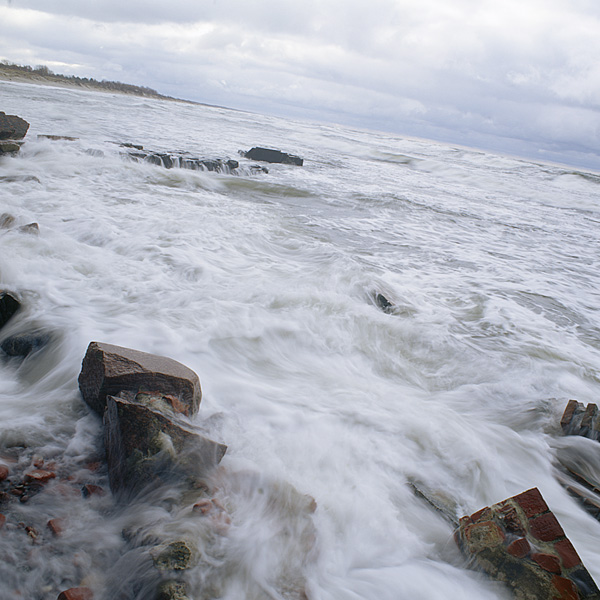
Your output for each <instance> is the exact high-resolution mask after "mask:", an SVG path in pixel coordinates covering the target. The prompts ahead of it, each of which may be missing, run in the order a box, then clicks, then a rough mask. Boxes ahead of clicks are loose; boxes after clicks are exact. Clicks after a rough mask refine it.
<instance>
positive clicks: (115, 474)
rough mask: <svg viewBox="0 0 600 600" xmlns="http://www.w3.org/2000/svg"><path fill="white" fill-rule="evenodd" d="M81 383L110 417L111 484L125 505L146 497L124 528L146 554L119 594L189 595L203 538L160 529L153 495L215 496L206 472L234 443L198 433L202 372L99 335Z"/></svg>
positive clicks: (159, 498) (140, 554) (157, 498)
mask: <svg viewBox="0 0 600 600" xmlns="http://www.w3.org/2000/svg"><path fill="white" fill-rule="evenodd" d="M79 387H80V390H81V394H82V396H83V399H84V401H85V402H86V404H87V405H88V406H89V407H90V408H91V409H92V410H93V411H95V412H96V413H97V414H98V415H101V416H102V417H103V423H104V443H105V450H106V461H107V466H108V476H109V482H110V488H111V491H112V492H113V494H114V495H115V496H116V498H117V500H118V502H119V503H120V504H121V505H127V504H128V503H135V502H136V501H137V500H138V499H140V498H142V499H143V500H144V502H145V503H146V505H145V508H144V511H143V512H142V513H140V514H138V515H136V516H135V518H134V520H133V522H130V523H129V524H128V525H127V526H126V527H125V529H124V535H125V536H126V538H127V540H128V542H129V546H130V552H132V553H133V554H132V556H137V559H138V560H137V561H136V562H135V564H136V567H135V569H134V571H133V572H135V576H134V577H131V572H130V573H129V577H128V576H124V577H123V579H121V581H119V582H118V585H115V584H114V583H113V587H115V588H116V591H115V593H117V592H118V594H120V596H117V597H123V598H142V597H144V598H161V599H179V600H181V599H184V598H186V592H185V589H186V580H185V571H186V570H187V569H188V568H189V567H191V566H193V565H194V563H195V562H196V560H197V557H198V553H199V551H198V548H197V546H196V542H195V541H194V539H193V538H192V537H186V536H180V535H177V533H176V532H171V533H168V532H167V531H166V530H163V531H162V532H160V533H159V532H157V531H154V530H153V527H154V526H155V523H154V520H153V518H152V517H151V515H152V513H153V511H152V509H151V508H149V506H148V502H149V503H150V505H153V504H154V505H155V506H156V507H160V506H163V505H164V503H165V499H166V497H165V490H167V496H168V498H169V499H168V501H167V504H170V505H183V504H185V503H188V504H189V503H190V501H193V500H198V501H200V500H201V501H204V502H206V501H207V498H206V491H207V485H206V483H205V481H204V480H205V478H206V477H207V476H209V475H210V473H211V471H212V470H213V469H214V467H215V466H216V465H218V464H219V462H220V461H221V459H222V457H223V455H224V454H225V452H226V450H227V447H226V446H225V445H223V444H220V443H218V442H214V441H212V440H210V439H208V438H206V437H204V436H203V435H201V434H200V433H198V432H197V431H196V430H195V428H194V426H193V425H192V423H191V421H190V417H192V416H193V415H195V414H196V413H197V412H198V408H199V406H200V400H201V397H202V392H201V388H200V381H199V379H198V376H197V375H196V373H194V372H193V371H192V370H191V369H188V368H187V367H185V366H184V365H182V364H180V363H178V362H176V361H174V360H172V359H169V358H165V357H161V356H156V355H153V354H147V353H145V352H139V351H136V350H131V349H128V348H122V347H119V346H113V345H110V344H102V343H98V342H92V343H91V344H90V345H89V347H88V350H87V353H86V355H85V358H84V360H83V364H82V369H81V373H80V375H79ZM208 501H209V502H210V500H208ZM211 505H212V504H211ZM143 514H146V515H148V517H147V519H145V518H144V517H143ZM132 556H129V557H128V558H127V560H126V561H125V564H127V563H128V562H129V561H130V560H131V559H132ZM144 564H145V568H143V567H140V565H144ZM140 568H142V571H143V574H141V572H140ZM121 569H123V565H121ZM118 570H120V569H118ZM128 570H129V569H127V568H125V571H128Z"/></svg>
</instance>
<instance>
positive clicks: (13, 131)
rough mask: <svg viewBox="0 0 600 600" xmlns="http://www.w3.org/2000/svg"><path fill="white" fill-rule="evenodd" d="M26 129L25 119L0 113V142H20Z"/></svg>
mask: <svg viewBox="0 0 600 600" xmlns="http://www.w3.org/2000/svg"><path fill="white" fill-rule="evenodd" d="M28 129H29V123H28V122H27V121H25V119H21V117H17V116H16V115H7V114H6V113H3V112H0V140H22V139H23V138H24V137H25V134H26V133H27V130H28Z"/></svg>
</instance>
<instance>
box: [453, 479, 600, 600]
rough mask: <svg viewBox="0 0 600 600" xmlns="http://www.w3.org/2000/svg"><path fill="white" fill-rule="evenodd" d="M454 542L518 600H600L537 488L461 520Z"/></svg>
mask: <svg viewBox="0 0 600 600" xmlns="http://www.w3.org/2000/svg"><path fill="white" fill-rule="evenodd" d="M455 537H456V541H457V543H458V545H459V547H460V548H461V550H462V551H463V553H464V554H465V555H466V556H467V557H468V559H469V560H470V561H471V562H472V563H473V565H474V566H476V567H478V568H480V569H481V570H483V571H485V572H486V573H487V574H488V575H490V576H491V577H493V578H494V579H497V580H498V581H503V582H505V583H506V584H508V585H509V586H510V587H511V588H512V590H513V592H514V595H515V597H516V598H518V599H520V600H546V599H551V598H559V599H564V600H567V599H568V600H600V591H599V590H598V588H597V586H596V584H595V583H594V580H593V579H592V578H591V576H590V574H589V573H588V571H587V570H586V568H585V567H584V566H583V564H582V562H581V559H580V558H579V556H578V554H577V552H576V551H575V548H574V547H573V545H572V544H571V542H570V541H569V540H568V538H567V537H566V535H565V532H564V531H563V529H562V527H561V526H560V524H559V522H558V520H557V519H556V517H555V516H554V514H553V513H552V512H551V511H550V509H549V508H548V505H547V504H546V502H545V501H544V499H543V498H542V496H541V494H540V492H539V491H538V490H537V489H536V488H533V489H531V490H527V491H526V492H523V493H522V494H518V495H517V496H514V497H512V498H508V499H507V500H504V501H502V502H499V503H497V504H494V505H492V506H490V507H486V508H483V509H481V510H479V511H477V512H476V513H474V514H472V515H471V516H467V517H463V518H462V519H460V522H459V527H458V529H457V531H456V534H455Z"/></svg>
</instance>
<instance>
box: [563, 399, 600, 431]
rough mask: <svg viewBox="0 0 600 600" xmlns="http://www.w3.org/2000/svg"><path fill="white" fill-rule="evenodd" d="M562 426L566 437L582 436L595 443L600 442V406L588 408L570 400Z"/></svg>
mask: <svg viewBox="0 0 600 600" xmlns="http://www.w3.org/2000/svg"><path fill="white" fill-rule="evenodd" d="M560 426H561V428H562V430H563V433H564V434H565V435H580V436H583V437H586V438H589V439H591V440H594V441H598V440H600V414H599V413H598V405H596V404H593V403H590V404H588V405H587V406H585V405H584V404H582V403H581V402H577V401H576V400H569V402H568V404H567V407H566V408H565V412H564V413H563V416H562V419H561V420H560Z"/></svg>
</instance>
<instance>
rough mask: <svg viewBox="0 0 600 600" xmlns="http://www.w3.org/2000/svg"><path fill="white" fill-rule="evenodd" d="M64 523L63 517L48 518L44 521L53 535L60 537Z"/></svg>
mask: <svg viewBox="0 0 600 600" xmlns="http://www.w3.org/2000/svg"><path fill="white" fill-rule="evenodd" d="M65 524H66V520H65V519H50V520H49V521H48V523H46V527H48V529H49V530H50V531H51V532H52V535H53V536H55V537H60V536H61V535H62V532H63V531H64V528H65Z"/></svg>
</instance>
